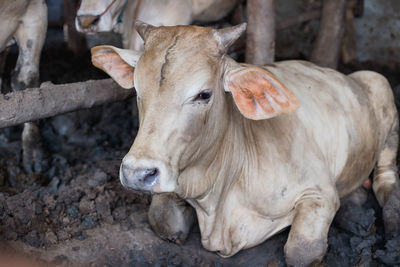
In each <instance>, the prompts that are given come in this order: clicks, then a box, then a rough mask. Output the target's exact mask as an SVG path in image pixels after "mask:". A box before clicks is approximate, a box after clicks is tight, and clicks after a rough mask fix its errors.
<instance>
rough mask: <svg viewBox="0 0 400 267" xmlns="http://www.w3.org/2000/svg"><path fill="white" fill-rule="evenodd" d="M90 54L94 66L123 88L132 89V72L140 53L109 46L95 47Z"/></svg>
mask: <svg viewBox="0 0 400 267" xmlns="http://www.w3.org/2000/svg"><path fill="white" fill-rule="evenodd" d="M91 52H92V63H93V65H94V66H96V67H97V68H99V69H101V70H103V71H105V72H106V73H107V74H108V75H110V76H111V78H113V79H114V80H115V81H116V82H117V83H118V84H119V85H120V86H122V87H123V88H125V89H131V88H133V86H134V83H133V72H134V70H135V66H136V63H137V61H138V60H139V57H140V55H141V53H140V52H136V51H133V50H128V49H119V48H116V47H114V46H109V45H102V46H95V47H93V48H92V49H91Z"/></svg>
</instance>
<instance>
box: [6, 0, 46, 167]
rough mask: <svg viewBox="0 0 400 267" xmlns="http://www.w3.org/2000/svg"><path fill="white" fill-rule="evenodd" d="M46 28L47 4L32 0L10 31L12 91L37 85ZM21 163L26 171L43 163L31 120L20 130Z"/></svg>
mask: <svg viewBox="0 0 400 267" xmlns="http://www.w3.org/2000/svg"><path fill="white" fill-rule="evenodd" d="M46 29H47V7H46V4H45V1H44V0H32V1H31V2H30V4H29V7H28V9H27V11H26V13H25V15H24V16H23V17H22V19H21V23H20V25H19V27H18V29H17V31H16V33H15V35H14V38H15V40H16V41H17V44H18V48H19V54H18V60H17V64H16V66H15V69H14V71H13V74H12V80H11V87H12V89H13V91H19V90H23V89H25V88H28V87H38V86H39V61H40V53H41V50H42V47H43V44H44V40H45V37H46ZM22 149H23V165H24V169H25V171H26V172H28V173H29V172H41V171H43V169H44V168H45V166H46V165H47V164H46V162H45V160H44V152H43V147H42V143H41V138H40V130H39V128H38V125H37V124H36V123H34V122H28V123H25V124H24V130H23V133H22Z"/></svg>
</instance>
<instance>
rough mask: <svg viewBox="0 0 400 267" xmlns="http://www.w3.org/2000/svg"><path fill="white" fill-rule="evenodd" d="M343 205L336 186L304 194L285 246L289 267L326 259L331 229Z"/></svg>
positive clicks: (297, 204) (296, 207)
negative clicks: (340, 206) (340, 205)
mask: <svg viewBox="0 0 400 267" xmlns="http://www.w3.org/2000/svg"><path fill="white" fill-rule="evenodd" d="M313 191H314V190H313ZM318 191H319V192H318ZM339 203H340V200H339V196H338V194H337V191H336V189H335V187H334V185H332V187H331V188H319V190H315V191H314V192H311V193H310V194H304V195H303V196H302V198H301V199H300V200H298V201H297V203H296V205H295V210H294V218H293V222H292V226H291V229H290V232H289V237H288V240H287V242H286V244H285V257H286V262H287V264H288V265H289V266H307V265H309V264H311V263H312V262H314V261H316V260H322V258H323V256H324V255H325V252H326V249H327V247H328V231H329V227H330V225H331V222H332V220H333V217H334V216H335V213H336V211H337V209H338V208H339Z"/></svg>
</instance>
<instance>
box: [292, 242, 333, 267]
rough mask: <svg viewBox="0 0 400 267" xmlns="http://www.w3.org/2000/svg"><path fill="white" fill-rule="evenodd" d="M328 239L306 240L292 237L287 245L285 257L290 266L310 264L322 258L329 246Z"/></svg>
mask: <svg viewBox="0 0 400 267" xmlns="http://www.w3.org/2000/svg"><path fill="white" fill-rule="evenodd" d="M327 246H328V245H327V242H326V240H314V241H305V240H303V239H301V238H292V240H290V241H289V240H288V242H287V243H286V245H285V258H286V263H287V265H288V266H308V265H310V264H312V263H317V262H320V261H321V260H322V258H323V257H324V255H325V252H326V248H327Z"/></svg>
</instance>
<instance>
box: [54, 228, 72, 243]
mask: <svg viewBox="0 0 400 267" xmlns="http://www.w3.org/2000/svg"><path fill="white" fill-rule="evenodd" d="M57 237H58V240H60V241H64V240H67V239H70V238H71V234H70V233H68V232H66V231H64V230H60V231H58V232H57Z"/></svg>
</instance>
